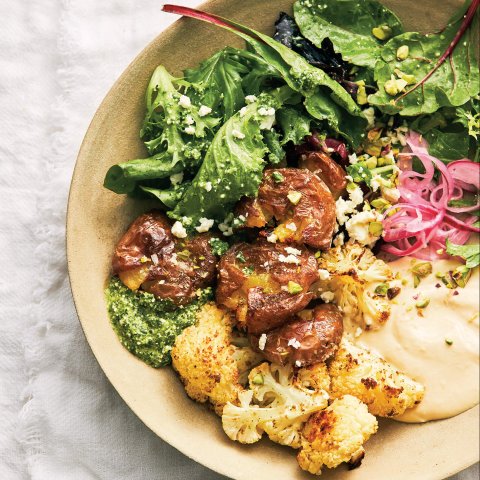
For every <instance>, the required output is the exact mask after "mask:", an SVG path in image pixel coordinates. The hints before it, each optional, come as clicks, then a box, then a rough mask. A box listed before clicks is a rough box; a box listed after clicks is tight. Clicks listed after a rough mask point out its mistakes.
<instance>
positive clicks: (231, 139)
mask: <svg viewBox="0 0 480 480" xmlns="http://www.w3.org/2000/svg"><path fill="white" fill-rule="evenodd" d="M290 95H291V92H290V90H289V89H287V88H285V87H284V88H283V89H278V90H276V91H274V92H272V93H271V94H263V95H261V96H260V97H259V98H258V101H257V102H255V103H252V104H250V105H248V106H247V107H246V110H245V111H243V112H242V113H240V112H238V113H236V114H235V115H234V116H233V117H231V118H230V119H229V120H228V121H227V122H226V123H225V124H224V125H223V126H222V127H221V128H220V130H219V131H218V132H217V134H216V135H215V138H214V139H213V141H212V144H211V146H210V148H209V149H208V151H207V154H206V156H205V160H204V161H203V163H202V166H201V167H200V170H199V171H198V173H197V175H196V176H195V178H194V179H193V181H192V184H191V186H190V187H189V188H188V189H187V190H186V192H185V194H184V196H183V197H182V199H181V200H180V201H179V202H178V204H177V205H176V207H175V209H174V210H173V211H172V212H169V215H170V216H171V217H172V218H174V219H176V220H180V221H182V223H184V225H190V226H191V227H195V226H196V225H197V224H198V223H199V220H200V218H209V219H213V220H216V221H217V222H222V221H223V220H224V219H225V217H226V216H227V213H228V212H229V211H230V210H231V209H232V208H233V206H234V205H235V203H236V202H237V201H238V200H240V198H241V197H243V196H255V195H256V194H257V191H258V187H259V185H260V182H261V180H262V173H263V169H264V167H265V165H266V162H265V160H264V158H265V155H266V154H267V153H268V147H267V144H266V143H265V140H264V136H263V135H262V126H263V124H264V122H265V121H266V118H267V117H266V116H265V115H261V113H264V109H266V110H268V109H271V108H273V109H275V110H276V109H278V108H280V107H281V105H282V104H283V103H284V102H285V101H286V99H287V98H288V97H289V96H290ZM185 217H186V218H185ZM187 219H188V220H187Z"/></svg>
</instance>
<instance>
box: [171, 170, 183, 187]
mask: <svg viewBox="0 0 480 480" xmlns="http://www.w3.org/2000/svg"><path fill="white" fill-rule="evenodd" d="M170 181H171V182H172V185H179V184H180V183H182V182H183V172H180V173H174V174H173V175H170Z"/></svg>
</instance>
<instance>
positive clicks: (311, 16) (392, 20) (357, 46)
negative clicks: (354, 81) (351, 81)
mask: <svg viewBox="0 0 480 480" xmlns="http://www.w3.org/2000/svg"><path fill="white" fill-rule="evenodd" d="M294 13H295V20H296V22H297V24H298V26H299V27H300V31H301V32H302V34H303V35H304V36H305V37H306V38H307V39H308V40H310V41H311V42H312V43H313V44H314V45H316V46H317V47H319V48H320V47H321V45H322V42H323V41H324V40H325V38H329V39H330V40H331V42H332V43H333V46H334V48H335V51H336V52H338V53H341V54H342V57H343V59H344V60H347V61H348V62H350V63H353V64H354V65H358V66H362V67H369V68H374V67H375V63H376V61H377V60H378V59H379V58H380V55H381V49H382V42H381V41H379V40H378V39H377V38H375V37H374V36H373V35H372V29H373V28H376V27H381V26H384V25H386V26H388V27H389V28H390V29H391V35H392V36H393V35H399V34H400V33H403V27H402V24H401V22H400V20H399V18H398V17H397V16H396V15H395V14H394V13H393V12H391V11H390V10H389V9H388V8H386V7H385V6H383V5H382V4H381V3H379V2H377V1H375V0H298V1H297V2H295V4H294Z"/></svg>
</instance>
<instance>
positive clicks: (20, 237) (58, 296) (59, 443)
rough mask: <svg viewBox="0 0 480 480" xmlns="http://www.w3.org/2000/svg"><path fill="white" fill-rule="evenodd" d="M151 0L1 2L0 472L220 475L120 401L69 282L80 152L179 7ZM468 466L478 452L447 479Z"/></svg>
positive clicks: (213, 479) (40, 476) (20, 477)
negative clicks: (115, 90)
mask: <svg viewBox="0 0 480 480" xmlns="http://www.w3.org/2000/svg"><path fill="white" fill-rule="evenodd" d="M173 3H180V4H182V5H188V6H193V5H195V4H197V3H199V2H198V1H195V0H190V1H189V0H186V1H181V2H180V1H178V2H173ZM160 5H161V3H159V2H158V1H156V0H105V1H97V0H28V1H27V0H23V1H22V0H17V1H15V0H2V1H1V2H0V18H1V19H2V27H1V29H2V33H1V35H0V42H1V46H2V48H1V49H0V106H1V108H0V198H1V201H0V219H1V223H0V265H1V267H2V268H1V273H2V279H1V281H0V305H1V308H0V332H1V333H0V479H2V480H24V479H33V480H57V479H59V480H70V479H71V480H103V479H105V480H123V479H125V480H126V479H129V480H130V479H135V480H144V479H145V480H147V479H148V480H151V479H160V480H163V479H180V480H183V479H185V480H187V479H188V480H195V479H208V480H220V479H221V478H224V477H221V476H219V475H217V474H215V473H213V472H211V471H209V470H207V469H206V468H204V467H202V466H200V465H198V464H196V463H194V462H193V461H191V460H189V459H188V458H186V457H185V456H184V455H182V454H181V453H179V452H178V451H176V450H175V449H173V448H172V447H170V446H169V445H167V444H166V443H164V442H163V441H162V440H160V439H159V438H158V437H156V436H155V435H154V434H153V433H152V432H151V431H150V430H148V429H147V428H146V427H145V426H144V425H143V424H142V423H141V422H140V420H139V419H138V418H137V417H136V416H135V415H134V414H133V413H132V412H131V411H130V410H129V409H128V407H127V406H126V405H125V404H124V403H123V401H122V400H121V399H120V397H119V396H118V395H117V393H116V392H115V391H114V390H113V388H112V387H111V385H110V384H109V383H108V381H107V379H106V377H105V376H104V374H103V372H102V371H101V370H100V368H99V366H98V365H97V363H96V361H95V359H94V357H93V355H92V353H91V351H90V349H89V347H88V345H87V343H86V340H85V338H84V336H83V334H82V332H81V329H80V325H79V323H78V319H77V317H76V313H75V310H74V307H73V303H72V299H71V294H70V290H69V286H68V278H67V268H66V258H65V248H64V247H65V214H66V206H67V195H68V189H69V183H70V178H71V175H72V172H73V168H74V164H75V159H76V155H77V152H78V149H79V147H80V143H81V141H82V138H83V136H84V134H85V132H86V129H87V127H88V124H89V122H90V120H91V118H92V117H93V114H94V112H95V110H96V108H97V107H98V105H99V104H100V102H101V100H102V99H103V97H104V96H105V94H106V93H107V91H108V89H109V88H110V86H111V85H112V84H113V83H114V81H115V80H116V78H118V76H119V75H120V73H121V72H122V71H123V70H124V69H125V67H126V66H127V65H128V63H129V62H130V61H131V60H132V59H133V58H134V56H135V55H136V54H137V53H139V52H140V50H141V49H142V48H143V47H144V46H145V45H146V44H147V43H148V42H149V41H150V40H152V39H153V38H154V37H155V36H156V35H157V34H158V33H159V32H160V31H161V30H162V29H163V28H165V27H166V26H167V25H168V24H169V23H170V22H172V21H173V20H174V17H173V16H168V15H166V14H163V13H161V12H160ZM477 477H478V466H477V467H476V469H474V470H470V471H469V472H468V473H464V474H461V475H459V476H457V477H456V479H457V480H460V479H462V480H473V479H474V478H475V479H476V478H477Z"/></svg>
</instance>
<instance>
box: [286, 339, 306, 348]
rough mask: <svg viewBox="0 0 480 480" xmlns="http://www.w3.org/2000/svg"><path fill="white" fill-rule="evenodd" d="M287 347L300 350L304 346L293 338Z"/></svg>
mask: <svg viewBox="0 0 480 480" xmlns="http://www.w3.org/2000/svg"><path fill="white" fill-rule="evenodd" d="M287 346H288V347H293V348H295V349H296V350H298V349H299V348H300V347H301V346H302V344H301V343H300V342H299V341H298V340H297V339H296V338H291V339H290V340H289V341H288V343H287Z"/></svg>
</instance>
